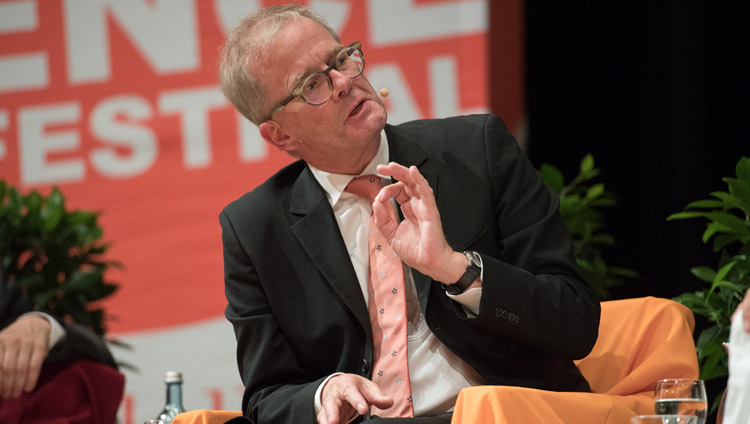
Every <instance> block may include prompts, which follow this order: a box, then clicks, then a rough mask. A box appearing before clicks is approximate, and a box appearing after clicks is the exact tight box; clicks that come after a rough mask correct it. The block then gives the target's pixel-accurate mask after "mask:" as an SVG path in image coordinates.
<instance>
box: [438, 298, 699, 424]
mask: <svg viewBox="0 0 750 424" xmlns="http://www.w3.org/2000/svg"><path fill="white" fill-rule="evenodd" d="M694 327H695V320H694V317H693V314H692V312H691V311H690V310H689V309H688V308H686V307H684V306H682V305H680V304H679V303H676V302H674V301H672V300H668V299H659V298H655V297H645V298H638V299H625V300H616V301H610V302H602V317H601V324H600V325H599V338H598V340H597V342H596V345H595V346H594V349H593V350H592V351H591V353H590V354H589V355H588V356H587V357H586V358H584V359H582V360H580V361H578V362H577V365H578V368H579V369H580V370H581V372H582V373H583V375H584V376H585V377H586V379H587V380H588V381H589V383H590V384H591V389H592V391H593V393H565V392H563V393H558V392H546V391H542V390H534V389H527V388H521V387H501V386H479V387H471V388H467V389H464V390H462V391H461V393H460V394H459V397H458V400H457V402H456V409H455V410H454V413H453V423H454V424H456V423H458V424H470V423H494V424H505V423H520V422H522V423H545V424H555V423H576V424H589V423H590V424H605V423H606V424H610V423H611V424H617V423H623V424H624V423H629V422H630V418H631V417H632V416H634V415H642V414H653V413H654V385H655V384H654V383H655V382H656V380H658V379H662V378H698V357H697V355H696V352H695V344H694V342H693V329H694Z"/></svg>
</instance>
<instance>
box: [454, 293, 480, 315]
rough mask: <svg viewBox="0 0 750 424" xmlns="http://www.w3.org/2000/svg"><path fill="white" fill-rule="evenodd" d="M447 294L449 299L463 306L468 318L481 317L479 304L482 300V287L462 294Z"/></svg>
mask: <svg viewBox="0 0 750 424" xmlns="http://www.w3.org/2000/svg"><path fill="white" fill-rule="evenodd" d="M446 294H447V295H448V297H450V298H451V299H453V300H455V301H456V302H458V303H460V304H461V306H462V307H463V308H464V312H466V316H467V317H469V318H476V317H477V316H479V303H480V302H481V300H482V288H481V287H474V288H473V289H469V290H466V291H465V292H463V293H461V294H456V295H453V294H449V293H446Z"/></svg>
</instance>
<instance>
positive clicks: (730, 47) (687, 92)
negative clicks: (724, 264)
mask: <svg viewBox="0 0 750 424" xmlns="http://www.w3.org/2000/svg"><path fill="white" fill-rule="evenodd" d="M580 3H581V4H575V3H570V2H564V3H562V4H561V5H559V6H549V5H548V4H544V3H542V2H527V3H526V29H527V33H526V56H527V57H526V89H527V102H528V109H527V110H528V117H529V133H528V135H529V138H528V143H529V144H528V153H529V157H530V159H531V160H532V162H533V163H534V164H535V165H536V166H537V167H538V166H539V165H540V164H541V163H545V162H546V163H550V164H552V165H555V166H557V167H558V168H560V169H561V170H562V171H563V173H564V175H565V177H566V181H568V180H570V179H572V178H573V177H574V176H575V175H576V174H577V170H578V163H579V162H580V160H581V158H582V157H583V156H584V155H585V154H586V153H588V152H590V153H592V154H593V156H594V159H595V161H596V165H597V166H598V167H599V168H601V171H602V173H601V175H600V177H599V181H601V182H604V183H605V185H606V188H607V189H608V190H609V191H612V192H615V193H617V194H619V195H620V196H621V198H622V200H621V203H620V205H618V206H616V207H614V208H610V209H608V210H607V211H606V219H607V230H608V231H609V232H610V233H612V234H613V235H614V237H615V240H616V241H617V245H616V246H615V247H613V248H611V249H608V250H607V251H605V260H606V261H607V262H608V263H609V264H610V265H618V266H625V267H628V268H631V269H633V270H635V271H637V272H639V273H640V274H641V275H642V279H640V280H638V281H632V282H628V283H627V284H626V285H624V286H622V287H620V288H618V289H616V290H614V292H613V297H614V298H626V297H638V296H646V295H654V296H661V297H673V296H675V295H678V294H680V293H683V292H686V291H694V290H698V289H703V288H704V284H705V283H703V282H701V281H699V280H698V279H697V278H695V277H693V275H692V274H691V273H690V268H692V267H695V266H699V265H709V266H711V267H714V268H715V266H716V264H717V262H718V256H717V255H716V254H714V253H713V251H712V249H711V247H710V246H707V245H704V244H703V243H702V242H701V234H702V232H703V229H704V228H705V222H704V221H701V220H699V219H693V220H681V221H671V222H666V220H665V219H666V217H667V216H668V215H669V214H671V213H673V212H678V211H681V210H682V209H683V208H684V207H685V205H687V204H688V203H689V202H691V201H694V200H699V199H704V198H709V197H710V195H709V193H710V192H711V191H716V190H724V191H726V190H727V186H726V184H725V183H724V182H723V181H722V180H721V178H722V177H733V176H735V171H734V166H735V164H736V163H737V161H738V160H739V158H740V157H741V156H743V155H744V156H748V155H750V84H749V80H750V14H748V13H747V12H748V8H747V7H745V6H742V5H740V4H739V3H737V4H729V5H727V4H725V3H724V2H703V3H698V4H691V5H688V4H686V3H685V2H680V3H678V2H674V3H668V2H634V3H627V4H622V5H619V6H614V5H613V4H611V3H610V2H606V4H602V3H605V2H586V4H583V2H580ZM636 3H637V4H636ZM717 3H719V4H717ZM699 326H700V323H699Z"/></svg>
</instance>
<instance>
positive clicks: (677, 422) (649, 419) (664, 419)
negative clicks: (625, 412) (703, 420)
mask: <svg viewBox="0 0 750 424" xmlns="http://www.w3.org/2000/svg"><path fill="white" fill-rule="evenodd" d="M630 423H631V424H698V417H696V416H692V415H639V416H637V417H633V418H631V419H630Z"/></svg>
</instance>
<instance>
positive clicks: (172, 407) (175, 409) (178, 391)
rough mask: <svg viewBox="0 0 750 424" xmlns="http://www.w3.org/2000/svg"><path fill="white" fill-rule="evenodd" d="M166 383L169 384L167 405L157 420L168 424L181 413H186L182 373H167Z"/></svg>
mask: <svg viewBox="0 0 750 424" xmlns="http://www.w3.org/2000/svg"><path fill="white" fill-rule="evenodd" d="M164 382H165V383H166V384H167V403H166V405H164V409H162V411H161V412H160V413H159V415H157V416H156V419H157V420H162V421H163V422H164V423H165V424H166V423H171V422H172V420H173V419H174V417H176V416H177V414H179V413H180V412H185V408H183V407H182V373H180V372H177V371H167V375H166V377H165V378H164Z"/></svg>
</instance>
